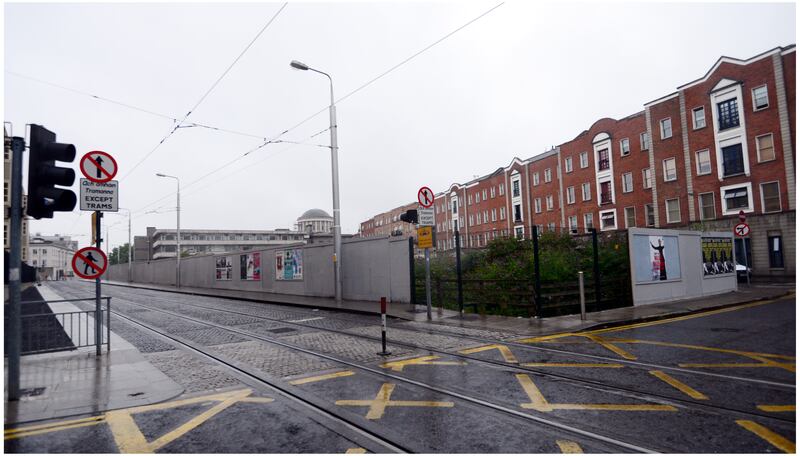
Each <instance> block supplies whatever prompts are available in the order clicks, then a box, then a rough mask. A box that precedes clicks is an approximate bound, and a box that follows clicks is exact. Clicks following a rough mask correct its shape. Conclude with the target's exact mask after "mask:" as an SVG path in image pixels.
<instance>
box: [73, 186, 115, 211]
mask: <svg viewBox="0 0 800 456" xmlns="http://www.w3.org/2000/svg"><path fill="white" fill-rule="evenodd" d="M80 199H81V210H82V211H102V212H117V211H119V182H118V181H110V182H103V183H95V182H92V181H90V180H89V179H81V198H80Z"/></svg>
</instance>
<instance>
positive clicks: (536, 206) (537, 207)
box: [533, 198, 542, 214]
mask: <svg viewBox="0 0 800 456" xmlns="http://www.w3.org/2000/svg"><path fill="white" fill-rule="evenodd" d="M533 211H534V212H536V213H537V214H541V213H542V199H541V198H536V199H534V200H533Z"/></svg>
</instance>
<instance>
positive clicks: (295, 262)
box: [275, 249, 303, 280]
mask: <svg viewBox="0 0 800 456" xmlns="http://www.w3.org/2000/svg"><path fill="white" fill-rule="evenodd" d="M275 279H276V280H302V279H303V250H302V249H286V250H278V251H277V252H275Z"/></svg>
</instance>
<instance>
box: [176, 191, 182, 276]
mask: <svg viewBox="0 0 800 456" xmlns="http://www.w3.org/2000/svg"><path fill="white" fill-rule="evenodd" d="M175 182H177V183H178V223H177V230H176V231H177V232H178V251H177V252H175V253H176V254H177V255H176V256H177V258H178V261H177V269H176V272H175V273H176V275H177V277H176V279H175V284H176V286H177V287H178V288H180V287H181V181H180V179H178V178H177V177H176V178H175Z"/></svg>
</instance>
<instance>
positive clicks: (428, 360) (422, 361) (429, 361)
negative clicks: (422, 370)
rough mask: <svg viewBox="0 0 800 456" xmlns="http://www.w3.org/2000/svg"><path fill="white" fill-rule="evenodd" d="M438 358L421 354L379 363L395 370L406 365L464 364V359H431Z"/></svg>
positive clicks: (400, 369) (397, 370) (401, 368)
mask: <svg viewBox="0 0 800 456" xmlns="http://www.w3.org/2000/svg"><path fill="white" fill-rule="evenodd" d="M434 359H439V357H438V356H421V357H419V358H411V359H402V360H400V361H391V362H388V363H383V364H381V367H383V368H387V369H391V370H393V371H395V372H402V371H403V368H404V367H406V366H431V365H435V366H464V365H466V364H467V363H466V362H464V361H433V360H434Z"/></svg>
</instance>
